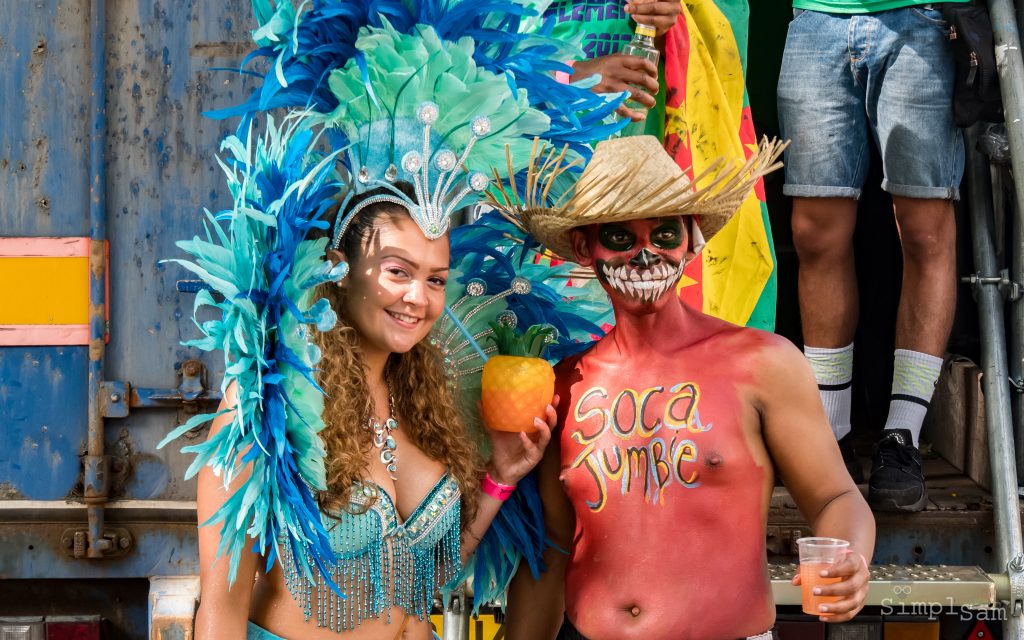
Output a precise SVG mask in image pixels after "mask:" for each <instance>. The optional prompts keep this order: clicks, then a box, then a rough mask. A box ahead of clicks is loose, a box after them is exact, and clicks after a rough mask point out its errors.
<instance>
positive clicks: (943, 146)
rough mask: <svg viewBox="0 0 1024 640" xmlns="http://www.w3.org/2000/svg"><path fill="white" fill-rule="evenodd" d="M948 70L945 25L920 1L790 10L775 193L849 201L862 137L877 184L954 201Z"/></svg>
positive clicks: (955, 149)
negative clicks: (874, 151) (886, 7)
mask: <svg viewBox="0 0 1024 640" xmlns="http://www.w3.org/2000/svg"><path fill="white" fill-rule="evenodd" d="M954 68H955V67H954V61H953V50H952V45H951V44H950V42H949V28H948V26H947V25H946V22H945V21H944V20H943V19H942V14H941V13H940V12H939V11H938V10H936V9H934V8H932V7H931V6H930V5H919V6H916V7H906V8H902V9H893V10H891V11H879V12H877V13H870V14H856V15H841V14H833V13H821V12H818V11H803V10H799V9H797V10H795V11H794V17H793V21H792V22H791V23H790V25H789V34H788V35H787V37H786V50H785V53H784V54H783V59H782V71H781V73H780V75H779V92H778V96H779V121H780V125H781V127H782V135H783V137H785V138H789V139H790V140H792V143H791V144H790V146H789V148H788V149H787V150H786V157H785V161H786V183H785V186H784V187H783V193H785V194H786V195H789V196H798V197H819V198H821V197H845V198H859V197H860V193H861V188H862V187H863V186H864V179H865V177H866V175H867V171H868V164H869V162H870V157H871V151H870V143H869V141H868V135H871V136H872V137H873V138H874V142H875V145H876V146H877V148H878V150H879V153H880V154H881V156H882V171H883V174H884V179H883V180H882V189H884V190H885V191H888V192H889V193H890V194H892V195H894V196H903V197H908V198H934V199H942V200H951V199H953V200H955V199H958V198H959V185H960V178H961V177H962V176H963V168H964V143H963V137H962V135H961V132H960V130H959V129H958V128H957V127H956V125H955V124H954V122H953V109H952V101H953V76H954Z"/></svg>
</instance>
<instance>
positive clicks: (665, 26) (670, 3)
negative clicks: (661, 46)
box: [625, 0, 682, 36]
mask: <svg viewBox="0 0 1024 640" xmlns="http://www.w3.org/2000/svg"><path fill="white" fill-rule="evenodd" d="M625 11H626V13H627V14H629V15H630V16H631V17H632V18H633V20H635V21H636V23H637V24H646V25H650V26H652V27H654V29H655V31H656V34H657V35H659V36H661V35H665V32H666V31H668V30H669V29H671V28H672V27H673V26H674V25H675V23H676V20H677V19H679V14H680V13H681V12H682V5H681V4H680V3H679V0H631V1H630V2H627V3H626V8H625Z"/></svg>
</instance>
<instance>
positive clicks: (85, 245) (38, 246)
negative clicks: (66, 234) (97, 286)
mask: <svg viewBox="0 0 1024 640" xmlns="http://www.w3.org/2000/svg"><path fill="white" fill-rule="evenodd" d="M88 256H89V238H0V258H84V257H88Z"/></svg>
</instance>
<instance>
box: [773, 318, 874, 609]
mask: <svg viewBox="0 0 1024 640" xmlns="http://www.w3.org/2000/svg"><path fill="white" fill-rule="evenodd" d="M776 340H778V341H779V342H778V343H777V344H774V345H771V346H770V347H768V348H767V349H765V352H764V353H763V354H762V355H763V357H762V358H760V363H759V364H760V365H761V366H760V367H759V378H758V382H759V386H760V389H759V391H760V393H759V396H760V398H759V400H760V402H759V405H760V406H759V408H760V410H761V417H762V429H763V434H764V439H765V443H766V444H767V446H768V451H769V452H770V453H771V455H772V458H773V459H774V461H775V464H776V466H777V468H778V471H779V474H780V475H781V476H782V479H783V481H784V482H785V484H786V488H787V489H789V492H790V495H792V496H793V499H794V500H795V501H796V504H797V506H798V507H799V508H800V511H801V513H803V515H804V517H805V518H807V522H808V523H809V524H810V525H811V530H812V531H813V532H814V535H816V536H827V537H831V538H841V539H843V540H848V541H849V542H850V548H851V550H852V553H851V554H850V556H849V557H847V558H846V560H844V561H843V562H841V563H838V564H836V565H835V566H834V567H832V568H831V569H830V570H829V574H828V575H829V576H830V577H837V576H841V577H843V578H844V580H843V581H842V582H840V583H837V584H834V585H830V586H824V587H821V589H822V592H821V594H822V595H835V596H841V597H842V599H841V600H840V601H839V602H836V603H833V604H830V605H828V611H829V612H830V613H833V614H835V615H831V616H829V617H828V618H824V620H827V621H828V622H842V621H844V620H849V619H850V618H852V617H853V616H854V615H856V614H857V612H858V611H860V609H861V608H862V607H863V606H864V598H865V597H866V596H867V582H868V570H867V565H868V563H869V562H870V559H871V555H872V553H873V552H874V547H875V519H874V516H873V515H872V514H871V509H870V508H868V505H867V503H866V502H865V501H864V498H863V496H862V495H861V493H860V490H859V489H857V485H855V484H854V483H853V480H852V479H851V478H850V475H849V473H847V471H846V467H845V465H844V464H843V459H842V455H841V454H840V453H839V447H838V445H837V444H836V439H835V436H834V435H833V434H832V431H831V429H830V428H829V426H828V420H827V418H826V417H825V411H824V409H823V408H822V406H821V399H820V396H819V395H818V387H817V384H816V383H815V381H814V376H813V374H812V373H811V369H810V367H809V366H808V364H807V362H806V361H805V360H804V357H803V354H801V353H800V352H799V351H798V350H797V349H796V348H795V347H793V346H792V345H791V344H789V343H788V342H785V341H784V340H783V339H781V338H776ZM783 342H785V344H782V343H783Z"/></svg>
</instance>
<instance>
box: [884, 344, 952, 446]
mask: <svg viewBox="0 0 1024 640" xmlns="http://www.w3.org/2000/svg"><path fill="white" fill-rule="evenodd" d="M941 372H942V358H937V357H935V356H930V355H928V354H927V353H921V352H919V351H910V350H908V349H897V350H896V355H895V357H894V358H893V370H892V395H891V396H890V397H889V417H888V418H887V419H886V421H885V428H886V429H909V430H910V434H911V435H912V436H913V438H914V446H915V447H917V446H920V442H919V440H918V439H919V438H920V436H921V424H922V423H923V422H924V416H925V414H926V413H928V405H929V404H930V403H931V401H932V393H934V392H935V383H936V382H938V381H939V374H940V373H941Z"/></svg>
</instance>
